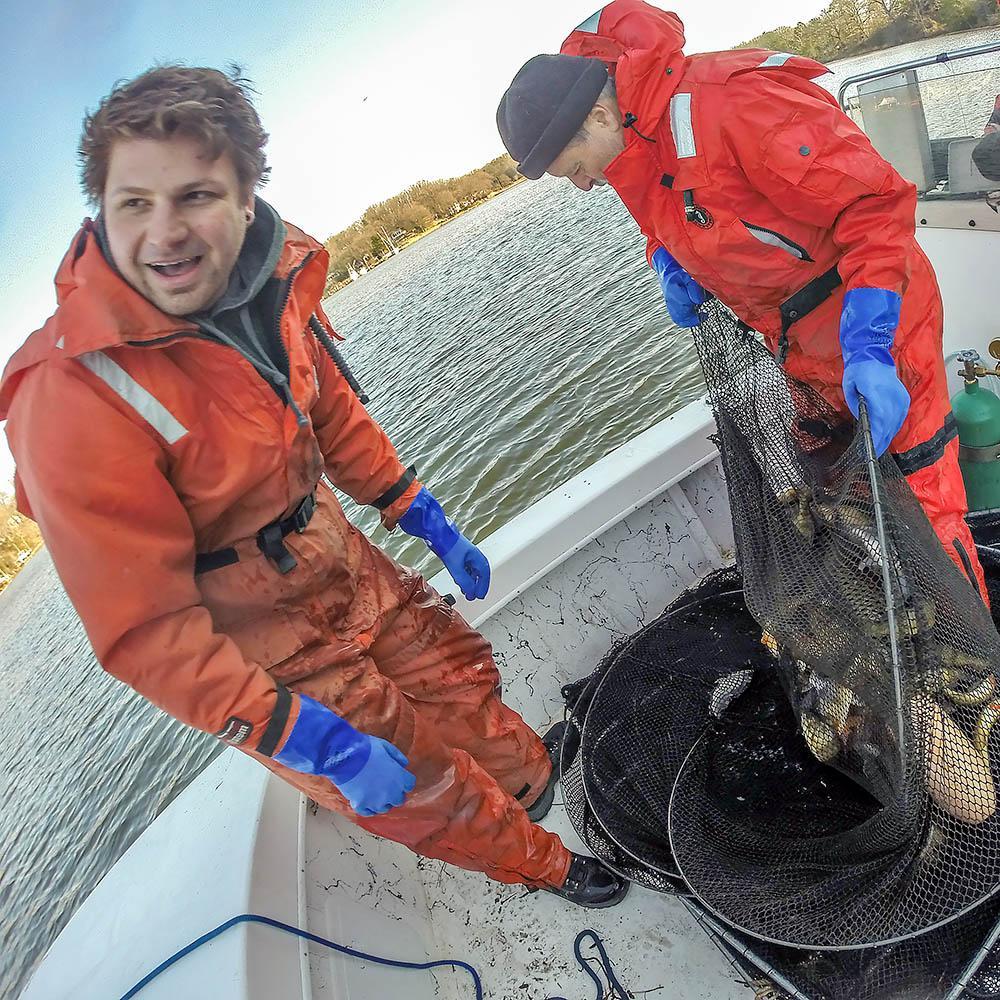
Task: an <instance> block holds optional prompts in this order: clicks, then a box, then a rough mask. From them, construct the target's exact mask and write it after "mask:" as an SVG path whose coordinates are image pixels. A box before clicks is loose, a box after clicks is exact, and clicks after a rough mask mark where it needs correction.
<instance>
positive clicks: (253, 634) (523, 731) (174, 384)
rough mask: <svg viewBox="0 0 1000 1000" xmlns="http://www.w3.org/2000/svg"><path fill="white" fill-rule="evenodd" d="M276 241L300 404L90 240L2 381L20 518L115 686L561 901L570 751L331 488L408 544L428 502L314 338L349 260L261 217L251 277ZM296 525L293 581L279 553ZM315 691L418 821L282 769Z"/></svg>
mask: <svg viewBox="0 0 1000 1000" xmlns="http://www.w3.org/2000/svg"><path fill="white" fill-rule="evenodd" d="M268 224H269V225H271V226H272V227H273V229H272V232H271V233H270V236H269V237H268V238H269V239H271V240H272V242H273V255H272V257H271V258H270V259H271V261H272V262H273V260H274V259H277V266H276V267H274V269H273V273H271V275H270V276H271V277H272V278H273V281H271V282H270V285H271V286H272V287H271V289H270V292H269V299H268V301H271V302H273V303H274V307H273V310H274V314H273V320H274V323H275V327H274V329H276V330H279V331H280V338H281V342H282V344H283V345H284V348H285V350H286V351H287V360H288V365H287V369H288V371H287V375H288V379H287V387H284V386H283V387H282V388H283V389H284V391H285V398H282V396H281V394H279V393H278V392H276V391H275V390H274V387H273V386H272V385H269V384H268V383H267V382H266V381H265V380H264V378H262V377H261V375H260V374H259V372H258V371H257V370H255V368H254V366H253V364H252V363H250V361H249V359H248V358H247V357H245V356H241V355H240V354H239V352H238V351H236V350H234V348H233V347H232V346H227V345H226V344H224V343H219V342H217V341H216V340H213V339H211V338H209V337H208V336H206V335H205V333H204V332H203V331H202V330H200V329H199V327H198V326H196V325H195V324H194V323H193V322H190V321H188V320H186V319H178V318H177V317H174V316H168V315H166V314H164V313H162V312H160V311H159V310H158V309H157V308H156V307H155V306H154V305H153V304H152V303H151V302H149V301H148V300H147V299H145V298H144V297H142V296H141V295H140V294H139V293H138V292H136V291H135V290H134V289H132V287H131V286H130V285H128V284H127V283H126V282H125V281H124V280H123V279H122V278H121V277H120V276H119V275H118V273H117V272H116V271H115V270H114V268H113V267H112V266H111V265H110V264H109V263H108V259H107V258H106V256H105V254H104V253H103V252H102V249H101V246H100V245H99V231H98V230H97V229H96V227H95V225H94V224H93V223H90V222H89V221H88V222H86V223H85V224H84V226H83V229H82V230H81V231H80V232H79V233H78V234H77V236H76V237H75V238H74V240H73V243H72V245H71V247H70V249H69V252H68V253H67V254H66V257H65V258H64V260H63V262H62V265H61V266H60V268H59V272H58V274H57V276H56V288H57V294H58V301H59V307H58V309H57V311H56V313H55V314H54V315H53V316H52V318H51V319H50V320H49V321H48V322H47V323H46V324H45V326H44V327H43V328H42V329H40V330H38V331H37V332H35V333H34V334H32V335H31V336H30V337H29V338H28V340H27V342H26V343H25V344H24V345H23V346H22V347H21V348H20V350H19V351H18V352H17V353H16V354H15V355H14V357H13V358H12V359H11V361H10V363H9V364H8V366H7V369H6V371H5V372H4V376H3V381H2V383H0V419H3V418H7V435H8V438H9V441H10V446H11V450H12V451H13V453H14V456H15V458H16V460H17V478H16V494H17V502H18V506H19V508H20V509H21V510H22V511H23V512H24V513H25V514H27V515H28V516H30V517H32V518H34V519H35V520H36V521H37V522H38V524H39V526H40V527H41V530H42V533H43V536H44V538H45V540H46V543H47V545H48V547H49V551H50V552H51V554H52V559H53V562H54V563H55V566H56V568H57V570H58V572H59V575H60V578H61V580H62V582H63V584H64V586H65V588H66V591H67V593H68V595H69V597H70V599H71V601H72V602H73V604H74V606H75V607H76V609H77V611H78V613H79V615H80V618H81V619H82V621H83V624H84V626H85V627H86V630H87V633H88V635H89V637H90V640H91V643H92V644H93V647H94V650H95V653H96V655H97V658H98V660H99V661H100V662H101V664H102V665H103V666H104V668H105V669H106V670H107V671H108V672H110V673H111V674H113V675H114V676H116V677H118V678H119V679H120V680H122V681H124V682H125V683H127V684H129V685H130V686H131V687H133V688H135V689H136V690H137V691H139V692H140V693H141V694H142V695H144V696H145V697H146V698H148V699H149V700H150V701H152V702H154V703H155V704H157V705H158V706H160V708H162V709H163V710H164V711H166V712H169V713H170V714H171V715H173V716H174V717H175V718H177V719H180V720H181V721H182V722H185V723H187V724H188V725H191V726H195V727H197V728H199V729H203V730H205V731H207V732H209V733H213V734H215V735H217V736H219V737H220V738H221V739H224V740H225V741H227V742H229V743H231V744H233V745H236V746H238V747H239V748H240V749H241V750H243V751H245V752H248V753H250V754H252V755H253V756H255V757H256V758H257V759H259V760H261V761H262V762H263V763H264V764H266V765H267V766H268V767H270V768H271V769H272V770H273V771H275V772H276V773H278V774H280V775H281V777H283V778H284V779H285V780H286V781H289V782H290V783H291V784H293V785H295V786H296V787H298V788H300V789H301V790H302V791H303V792H305V793H306V794H307V795H309V796H310V797H311V798H313V799H314V800H316V801H317V802H319V803H320V804H321V805H323V806H325V807H327V808H330V809H334V810H337V811H338V812H341V813H346V814H349V815H351V816H352V818H353V819H354V820H355V822H357V823H358V824H359V825H360V826H363V827H364V828H365V829H367V830H370V831H371V832H373V833H377V834H380V835H383V836H385V837H388V838H390V839H392V840H396V841H399V842H401V843H403V844H406V845H408V846H409V847H411V848H412V849H413V850H415V851H417V852H418V853H420V854H424V855H426V856H428V857H434V858H439V859H441V860H444V861H449V862H451V863H453V864H456V865H459V866H461V867H464V868H469V869H472V870H478V871H485V872H487V873H488V874H489V875H490V876H492V877H493V878H495V879H498V880H500V881H504V882H515V883H517V882H525V883H528V884H532V885H540V886H541V885H553V886H560V885H562V883H563V881H564V880H565V877H566V872H567V870H568V868H569V863H570V855H569V852H568V851H567V850H566V849H565V848H564V847H563V845H562V844H561V842H560V841H559V839H558V837H556V836H555V835H553V834H550V833H547V832H546V831H545V830H543V829H542V828H541V827H539V826H537V825H534V824H532V823H531V822H530V821H529V819H528V817H527V813H526V812H525V811H524V809H523V808H522V807H521V805H520V804H519V802H518V801H517V800H516V799H515V796H518V797H519V798H521V799H523V800H524V801H527V802H531V801H533V799H534V798H536V797H537V796H538V794H539V793H540V792H541V790H542V789H543V788H544V786H545V783H546V780H547V778H548V776H549V774H550V770H551V765H550V763H549V757H548V754H547V752H546V750H545V747H544V746H543V744H542V743H541V740H540V739H539V738H538V737H537V735H535V733H534V732H533V731H532V730H531V729H530V728H529V727H528V726H527V725H525V723H524V722H523V720H522V719H521V718H520V716H519V715H517V714H516V713H515V712H513V711H512V710H510V709H509V708H507V707H506V706H505V705H504V704H503V703H502V702H501V701H500V698H499V695H498V690H499V675H498V672H497V667H496V664H495V663H494V661H493V656H492V653H491V650H490V646H489V644H488V643H487V642H486V640H485V639H483V637H482V636H480V635H479V634H478V633H477V632H475V631H473V630H472V629H471V628H470V627H469V626H468V625H467V624H466V623H465V622H464V621H463V619H462V618H461V617H460V616H459V615H458V614H457V613H456V612H455V611H454V610H452V609H451V608H450V607H449V606H448V605H447V604H446V603H445V602H444V601H443V600H442V599H441V598H440V597H439V596H438V595H437V594H435V593H434V592H433V591H431V590H430V589H429V588H428V587H427V585H426V584H425V583H424V581H423V580H422V579H421V578H420V577H419V576H418V575H417V574H416V573H413V572H411V571H409V570H407V569H405V568H404V567H401V566H399V565H397V564H396V563H395V562H393V561H392V560H391V559H389V558H388V557H387V556H386V555H385V554H384V553H383V552H381V551H380V550H379V549H378V548H376V547H375V546H373V545H372V544H370V543H369V541H368V539H367V538H366V537H365V536H364V535H363V534H362V533H361V532H360V531H358V529H357V528H355V527H353V526H352V525H351V524H350V522H349V521H348V520H347V518H346V517H345V516H344V513H343V511H342V510H341V507H340V504H339V503H338V501H337V499H336V497H335V495H334V493H333V490H331V489H330V488H329V487H328V486H326V485H324V483H323V481H322V480H321V476H322V475H323V473H325V474H326V476H328V477H329V479H330V481H331V482H332V483H333V484H334V485H335V486H336V487H337V488H338V489H339V490H342V491H343V492H344V493H346V494H348V495H349V496H350V497H352V498H353V499H354V500H355V501H357V502H358V503H360V504H375V505H376V506H377V507H379V508H380V509H381V511H382V518H383V522H384V523H385V524H386V526H387V527H392V526H394V525H395V523H396V521H397V520H398V518H399V517H401V516H402V515H403V513H405V512H406V510H407V508H408V507H409V505H410V503H411V502H412V500H413V498H414V497H415V496H416V494H417V491H418V490H419V489H420V483H419V482H418V481H417V480H416V478H415V474H414V473H413V472H412V471H408V470H405V469H404V468H403V466H402V465H401V464H400V462H399V459H398V458H397V456H396V452H395V450H394V448H393V447H392V445H391V443H390V442H389V440H388V438H387V437H386V435H385V433H384V432H383V431H382V429H381V428H380V427H379V426H378V424H376V423H375V421H374V420H372V418H371V417H370V416H369V415H368V413H367V412H366V410H365V409H364V407H363V406H362V405H361V403H360V402H359V400H358V399H357V397H356V396H355V394H354V392H353V391H352V390H351V389H350V387H349V385H348V383H347V381H346V379H345V378H344V376H343V375H342V374H341V372H340V371H339V370H338V368H337V367H336V366H335V365H334V364H333V362H332V361H331V357H330V356H329V355H328V354H327V352H326V351H325V350H324V348H323V347H322V346H321V345H320V343H319V341H318V340H317V335H316V331H315V325H316V324H322V331H321V332H323V331H325V333H326V335H332V333H333V331H332V330H331V329H330V327H329V322H328V320H327V319H326V317H325V315H324V314H323V312H322V309H321V308H320V298H321V295H322V292H323V287H324V282H325V279H326V273H327V266H328V258H327V254H326V251H325V250H324V249H323V248H322V247H321V246H320V245H319V244H317V243H316V242H315V241H314V240H312V239H310V238H309V237H308V236H306V235H304V234H303V233H302V232H300V231H299V230H297V229H295V228H293V227H291V226H288V227H285V226H284V224H283V223H282V222H281V220H280V219H279V218H278V217H277V215H276V214H275V213H274V211H273V209H271V208H270V207H269V206H267V205H266V203H265V202H263V201H262V200H261V199H259V198H258V199H257V221H255V222H254V225H253V227H251V230H250V231H249V232H248V235H247V241H246V242H245V243H244V248H243V250H242V251H241V258H242V256H243V255H244V254H246V253H247V252H248V251H247V247H248V244H249V243H250V241H251V236H252V235H253V234H254V232H255V230H257V229H258V228H259V227H261V226H266V225H268ZM265 276H266V275H265ZM311 318H312V324H313V326H311V325H310V319H311ZM313 496H314V497H315V499H314V500H312V499H311V498H312V497H313ZM310 515H311V516H310ZM282 519H285V520H284V521H282ZM279 523H281V524H282V525H283V527H282V531H281V532H280V534H279V537H278V539H277V542H276V544H277V545H278V546H279V549H278V551H279V553H280V552H281V551H282V550H283V552H284V557H285V558H286V561H287V558H290V559H291V560H293V561H294V567H292V568H290V570H289V571H288V572H281V571H280V570H279V569H278V568H277V566H276V564H275V561H274V559H272V558H267V557H265V555H264V553H263V552H262V550H261V543H260V542H259V541H258V537H257V533H258V531H259V530H260V529H261V528H263V527H264V526H265V525H269V524H271V525H274V524H279ZM285 529H294V530H288V533H287V534H285ZM281 534H283V535H284V537H283V538H281V537H280V535H281ZM289 565H290V564H289ZM285 568H286V569H288V566H286V567H285ZM299 692H301V693H302V694H306V695H309V696H311V697H312V698H314V699H316V700H317V701H319V702H321V703H323V704H325V705H327V706H329V707H330V708H331V709H333V710H334V711H335V712H336V713H337V714H338V715H340V716H341V717H342V718H344V719H346V720H347V721H348V722H350V723H351V725H353V726H354V727H355V728H357V729H359V730H361V731H362V732H365V733H368V734H370V735H374V736H379V737H381V738H383V739H386V740H388V741H390V742H391V743H393V744H394V745H395V746H397V747H398V748H399V749H400V750H402V751H403V753H405V754H406V756H407V757H408V758H409V762H410V763H409V767H410V770H411V771H412V772H413V773H414V775H415V776H416V787H415V789H414V791H413V792H411V793H410V795H409V796H408V798H407V800H406V802H405V803H404V804H403V805H401V806H398V807H397V808H395V809H392V810H390V811H389V812H387V813H383V814H382V815H378V816H373V817H370V818H362V817H358V816H354V815H353V813H352V812H351V809H350V806H349V805H348V804H347V802H346V800H345V799H344V798H343V796H341V794H340V792H339V791H338V790H337V789H336V788H335V787H334V786H333V785H332V784H331V783H330V782H329V781H327V780H326V779H325V778H322V777H314V776H309V775H304V774H300V773H298V772H297V771H292V770H290V769H288V768H285V767H283V766H282V765H280V764H278V763H277V762H275V761H273V760H271V759H270V755H271V754H273V753H275V752H277V751H278V750H280V749H281V747H282V745H283V741H284V739H285V737H286V736H287V734H288V732H289V731H290V729H291V727H292V725H294V722H295V719H296V717H297V713H298V698H297V693H299Z"/></svg>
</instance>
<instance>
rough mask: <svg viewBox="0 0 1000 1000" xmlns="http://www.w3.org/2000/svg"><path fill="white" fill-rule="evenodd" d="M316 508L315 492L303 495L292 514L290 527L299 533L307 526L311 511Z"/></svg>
mask: <svg viewBox="0 0 1000 1000" xmlns="http://www.w3.org/2000/svg"><path fill="white" fill-rule="evenodd" d="M315 509H316V494H315V493H310V494H309V495H308V496H307V497H304V498H303V500H302V503H300V504H299V506H298V508H297V509H296V511H295V513H294V514H293V515H292V527H293V528H294V529H295V531H296V532H298V533H299V534H300V535H301V534H302V532H303V531H305V530H306V528H307V527H308V526H309V522H310V521H311V520H312V516H313V511H315Z"/></svg>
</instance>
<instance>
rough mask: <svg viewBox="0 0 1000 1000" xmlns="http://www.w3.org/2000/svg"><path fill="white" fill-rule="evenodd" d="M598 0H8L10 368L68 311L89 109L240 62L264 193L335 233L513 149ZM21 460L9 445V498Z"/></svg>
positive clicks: (0, 297)
mask: <svg viewBox="0 0 1000 1000" xmlns="http://www.w3.org/2000/svg"><path fill="white" fill-rule="evenodd" d="M594 3H595V0H500V2H490V3H482V2H480V0H281V2H280V3H266V4H265V3H259V2H255V0H218V2H214V0H213V2H201V3H196V2H193V0H172V2H169V3H168V2H161V0H131V2H120V0H61V2H57V0H4V3H3V10H4V15H5V16H4V27H3V32H2V35H0V66H2V67H3V71H2V73H3V79H4V87H3V91H2V93H3V97H2V99H0V250H2V252H3V260H4V264H5V266H4V267H3V269H2V271H0V316H2V317H3V321H2V322H0V367H2V366H3V365H4V364H6V361H7V359H8V358H9V357H10V355H11V354H13V352H14V351H15V350H16V349H17V348H18V347H19V346H20V344H21V343H22V342H23V341H24V339H25V338H26V337H27V335H28V334H29V333H30V332H31V331H32V330H33V329H35V328H36V327H38V326H40V325H41V324H42V323H43V322H44V321H45V319H46V318H47V317H48V316H49V315H50V314H51V313H52V311H53V310H54V308H55V294H54V291H53V287H52V277H53V274H54V272H55V269H56V267H57V266H58V264H59V261H60V259H61V258H62V255H63V253H64V252H65V250H66V247H67V246H68V244H69V241H70V239H71V237H72V235H73V233H74V232H75V231H76V228H77V227H78V225H79V223H80V222H81V220H82V219H83V218H84V217H85V216H86V215H88V214H93V213H92V212H91V211H90V210H89V209H88V206H87V205H86V202H85V199H84V197H83V195H82V194H81V192H80V186H79V172H78V165H77V158H76V148H77V142H78V140H79V135H80V127H81V123H82V120H83V116H84V113H85V112H86V111H87V110H93V109H94V108H95V107H96V105H97V104H98V102H99V101H100V100H101V98H102V97H103V96H104V95H105V94H107V93H108V91H109V90H110V89H111V88H112V87H113V85H114V84H115V82H116V81H118V80H121V79H128V78H130V77H133V76H135V75H137V74H138V73H141V72H142V71H143V70H145V69H147V68H148V67H149V66H150V65H152V64H154V63H156V62H167V61H177V62H184V63H187V64H188V65H202V66H217V67H225V66H226V65H227V64H228V63H231V62H236V63H238V64H240V65H241V66H242V67H243V69H244V72H245V74H246V75H247V76H249V77H250V78H251V79H252V80H253V81H254V84H255V86H256V89H257V90H258V92H259V98H258V99H257V102H256V104H257V109H258V111H259V112H260V115H261V118H262V120H263V122H264V127H265V128H266V129H267V130H268V132H269V133H270V142H269V145H268V159H269V162H270V165H271V168H272V169H271V180H270V182H269V183H268V185H267V187H266V188H265V189H263V190H262V191H261V194H262V195H263V196H264V197H265V198H266V199H267V200H268V201H269V202H270V203H271V204H273V205H274V206H275V207H276V208H277V209H278V211H279V212H280V214H281V215H282V216H283V217H284V218H286V219H288V220H289V221H291V222H294V223H295V224H296V225H298V226H299V227H301V228H302V229H304V230H306V231H307V232H309V233H311V234H312V235H313V236H315V237H317V238H318V239H320V240H323V239H325V238H326V237H328V236H330V235H331V234H332V233H334V232H337V231H338V230H340V229H343V228H344V227H345V226H347V225H349V224H350V223H351V222H352V221H353V220H354V219H356V218H357V217H358V216H360V215H361V213H362V212H363V211H364V210H365V208H367V207H368V205H370V204H372V203H374V202H376V201H381V200H383V199H385V198H388V197H390V196H392V195H393V194H396V193H397V192H398V191H401V190H402V189H403V188H405V187H408V186H409V185H410V184H412V183H414V182H415V181H418V180H430V179H435V178H438V177H450V176H455V175H457V174H462V173H465V172H466V171H468V170H471V169H473V168H475V167H478V166H480V165H482V164H483V163H485V162H487V161H488V160H491V159H493V157H495V156H498V155H499V154H500V153H502V152H503V147H502V145H501V142H500V138H499V136H498V135H497V132H496V124H495V117H494V116H495V113H496V106H497V102H498V100H499V98H500V95H501V94H502V93H503V91H504V90H505V89H506V87H507V85H508V84H509V83H510V79H511V77H512V76H513V75H514V73H515V72H516V71H517V69H518V67H520V66H521V65H522V64H523V63H524V62H525V61H526V60H527V59H529V58H530V57H531V56H533V55H535V54H537V53H538V52H557V51H558V50H559V45H560V43H561V42H562V40H563V38H564V37H565V36H566V35H567V34H568V33H569V31H570V30H572V28H573V27H574V26H575V25H577V24H579V23H580V22H582V21H583V20H585V19H586V18H587V17H588V16H589V15H590V14H592V13H593V12H594V9H595V8H594V6H593V5H594ZM660 5H661V6H665V7H669V9H673V10H675V11H676V12H677V13H678V14H679V15H680V16H681V18H682V20H683V21H684V22H685V25H686V34H687V46H686V50H687V51H688V52H705V51H712V50H716V49H724V48H726V47H728V46H731V45H734V44H737V43H739V42H741V41H744V40H746V39H748V38H751V37H753V36H754V35H756V34H759V33H760V32H761V31H765V30H767V29H769V28H773V27H777V26H778V25H781V24H794V23H796V22H797V21H800V20H808V19H809V18H811V17H814V16H815V15H816V14H817V13H819V11H820V10H821V9H822V8H823V7H824V6H825V3H823V2H821V0H764V2H763V3H760V4H749V3H746V0H697V2H691V0H684V2H678V3H676V4H667V3H666V2H665V0H660ZM12 475H13V460H12V459H11V457H10V454H9V452H8V451H7V448H6V442H5V440H2V439H0V490H4V489H6V488H7V485H8V484H9V482H10V481H11V479H12Z"/></svg>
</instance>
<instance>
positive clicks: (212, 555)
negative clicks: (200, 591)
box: [194, 490, 316, 576]
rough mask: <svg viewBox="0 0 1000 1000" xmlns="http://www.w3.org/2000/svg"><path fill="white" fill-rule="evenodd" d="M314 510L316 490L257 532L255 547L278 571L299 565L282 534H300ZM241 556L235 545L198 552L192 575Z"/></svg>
mask: <svg viewBox="0 0 1000 1000" xmlns="http://www.w3.org/2000/svg"><path fill="white" fill-rule="evenodd" d="M315 511H316V491H315V490H314V491H313V492H312V493H310V494H309V496H307V497H305V498H304V499H303V500H302V502H301V503H300V504H299V505H298V507H296V508H295V510H294V511H292V513H291V514H289V515H288V517H284V518H281V520H278V521H272V522H271V523H270V524H266V525H264V527H263V528H261V529H260V531H258V532H257V547H258V548H259V549H260V551H261V552H263V553H264V555H265V556H267V558H268V559H270V560H271V562H273V563H274V564H275V566H277V567H278V572H280V573H291V571H292V570H293V569H295V567H296V566H297V565H298V564H297V563H296V561H295V556H293V555H292V553H291V552H289V551H288V549H287V548H286V547H285V544H284V538H285V536H286V535H290V534H291V533H292V532H293V531H297V532H299V534H301V533H302V532H303V531H305V530H306V525H308V524H309V522H310V521H311V520H312V516H313V514H314V513H315ZM239 561H240V556H239V553H238V552H237V551H236V549H233V548H229V549H218V550H217V551H215V552H199V553H198V555H197V556H195V560H194V572H195V576H198V575H199V574H200V573H211V572H212V570H215V569H221V568H222V567H223V566H231V565H232V564H233V563H236V562H239Z"/></svg>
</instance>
